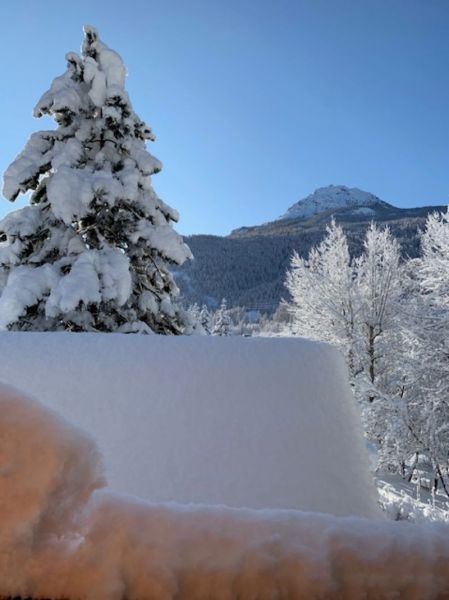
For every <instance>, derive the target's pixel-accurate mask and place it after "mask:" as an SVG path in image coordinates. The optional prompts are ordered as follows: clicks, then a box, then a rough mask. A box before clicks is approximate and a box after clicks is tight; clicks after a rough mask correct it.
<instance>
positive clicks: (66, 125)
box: [0, 27, 191, 334]
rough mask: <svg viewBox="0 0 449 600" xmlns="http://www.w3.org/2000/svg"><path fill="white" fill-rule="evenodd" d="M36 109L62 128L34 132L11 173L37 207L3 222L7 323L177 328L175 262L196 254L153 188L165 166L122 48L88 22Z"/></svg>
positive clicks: (2, 310) (0, 324) (12, 190)
mask: <svg viewBox="0 0 449 600" xmlns="http://www.w3.org/2000/svg"><path fill="white" fill-rule="evenodd" d="M84 32H85V38H84V43H83V46H82V53H81V56H78V55H77V54H75V53H69V54H67V56H66V58H67V62H68V67H67V71H66V72H65V73H64V74H63V75H62V76H60V77H57V78H56V79H55V80H54V81H53V83H52V85H51V87H50V89H49V90H48V91H47V92H46V93H45V94H44V95H43V96H42V98H41V99H40V100H39V102H38V103H37V105H36V107H35V109H34V116H36V117H42V116H44V115H49V116H52V117H53V118H54V119H55V121H56V123H57V125H58V127H57V129H56V130H52V131H41V132H38V133H34V134H33V135H32V136H31V138H30V140H29V141H28V143H27V145H26V146H25V149H24V150H23V151H22V153H21V154H19V156H18V157H17V158H16V160H15V161H14V162H13V163H12V164H11V165H10V167H9V168H8V169H7V171H6V173H5V176H4V189H3V193H4V195H5V197H6V198H7V199H9V200H11V201H14V200H15V199H16V197H17V196H18V195H19V194H24V193H27V192H29V191H31V192H32V193H31V196H30V205H29V206H26V207H25V208H23V209H21V210H18V211H15V212H13V213H11V214H9V215H7V216H6V218H4V219H3V220H2V221H1V223H0V232H1V235H2V239H3V242H4V243H3V244H1V247H0V266H1V267H2V269H3V280H4V288H3V292H2V295H1V298H0V328H2V329H5V328H8V329H13V330H40V331H45V330H71V331H122V332H156V333H164V334H179V333H182V332H183V331H184V330H185V328H186V320H185V314H184V313H183V311H182V310H181V309H180V308H178V307H177V306H176V304H175V303H174V301H173V300H174V298H175V297H176V295H177V293H178V291H177V287H176V285H175V283H174V281H173V279H172V277H171V275H170V273H169V271H168V265H170V264H174V265H180V264H182V263H183V262H184V261H185V260H186V259H188V258H190V257H191V254H190V250H189V248H188V247H187V246H186V245H185V244H184V242H183V240H182V238H181V237H180V236H179V235H178V234H177V233H176V232H175V231H174V230H173V227H172V222H175V221H177V220H178V215H177V213H176V211H175V210H173V209H172V208H170V207H169V206H167V205H166V204H165V203H164V202H163V201H162V200H161V199H160V198H158V196H157V195H156V193H155V192H154V190H153V189H152V186H151V181H150V177H151V175H153V174H155V173H158V172H159V171H160V169H161V163H160V162H159V161H158V160H157V159H156V158H154V157H153V156H152V155H151V154H150V153H149V152H148V151H147V150H146V146H145V143H146V141H148V140H149V141H153V140H154V136H153V134H152V132H151V130H150V128H149V127H148V126H147V125H146V124H145V123H144V122H143V121H142V120H141V119H140V118H139V117H138V116H137V115H136V113H134V111H133V109H132V106H131V103H130V100H129V98H128V95H127V93H126V91H125V89H124V84H125V75H126V71H125V67H124V65H123V62H122V59H121V58H120V56H119V55H118V54H117V53H116V52H114V51H113V50H111V49H110V48H108V47H107V46H106V45H105V44H104V43H103V42H101V41H100V39H99V38H98V34H97V32H96V30H95V29H93V28H92V27H85V29H84Z"/></svg>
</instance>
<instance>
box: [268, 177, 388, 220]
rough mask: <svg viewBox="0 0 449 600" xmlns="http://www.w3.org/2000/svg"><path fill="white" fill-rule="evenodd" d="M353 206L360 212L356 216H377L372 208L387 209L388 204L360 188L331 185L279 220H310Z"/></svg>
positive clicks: (288, 211) (295, 205) (290, 210)
mask: <svg viewBox="0 0 449 600" xmlns="http://www.w3.org/2000/svg"><path fill="white" fill-rule="evenodd" d="M351 206H354V207H355V208H356V210H357V211H358V213H356V214H375V210H374V209H373V208H370V207H374V208H376V207H385V206H388V204H386V203H385V202H383V201H382V200H380V198H378V197H377V196H374V194H370V193H369V192H364V191H363V190H359V189H358V188H348V187H346V186H345V185H329V186H327V187H323V188H318V189H317V190H315V191H314V192H313V194H310V195H309V196H307V197H306V198H303V199H302V200H299V202H296V204H293V206H291V207H290V208H289V209H288V210H287V212H286V213H285V214H284V215H282V216H281V217H279V218H280V219H298V218H299V219H308V218H309V217H311V216H312V215H315V214H318V213H321V212H324V211H326V210H332V209H335V210H338V209H340V208H350V207H351ZM360 211H362V212H360ZM366 211H369V212H366ZM352 212H355V211H352Z"/></svg>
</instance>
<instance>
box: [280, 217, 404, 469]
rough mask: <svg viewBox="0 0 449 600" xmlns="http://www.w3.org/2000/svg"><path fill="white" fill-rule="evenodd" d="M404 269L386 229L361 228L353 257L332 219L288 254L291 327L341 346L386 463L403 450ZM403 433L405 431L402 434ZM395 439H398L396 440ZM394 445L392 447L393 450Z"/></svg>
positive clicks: (397, 459)
mask: <svg viewBox="0 0 449 600" xmlns="http://www.w3.org/2000/svg"><path fill="white" fill-rule="evenodd" d="M402 279H403V269H402V266H401V265H400V250H399V245H398V243H397V242H396V240H394V239H393V238H392V236H391V234H390V232H389V230H388V228H386V229H383V230H381V229H379V228H377V227H376V226H375V225H374V224H372V225H371V227H370V228H369V229H368V230H367V233H366V236H365V241H364V251H363V254H362V255H361V256H360V257H359V258H358V259H356V260H351V258H350V255H349V250H348V243H347V239H346V235H345V234H344V233H343V230H342V228H341V227H339V226H337V225H336V224H335V222H332V224H331V225H330V226H329V227H328V229H327V236H326V238H325V239H324V240H323V242H322V243H321V244H320V245H319V246H318V247H316V248H313V249H312V251H311V252H310V254H309V256H308V258H307V260H306V259H303V258H300V257H299V256H298V255H294V256H293V259H292V268H291V270H290V271H289V272H288V273H287V280H286V285H287V288H288V290H289V292H290V294H291V297H292V302H291V305H290V312H291V316H292V325H291V328H292V331H293V333H294V334H299V335H305V336H306V337H310V338H312V339H317V340H324V341H328V342H330V343H332V344H335V345H336V346H337V347H339V348H340V349H341V351H342V352H343V353H344V356H345V358H346V361H347V365H348V368H349V371H350V375H351V379H352V382H353V384H354V389H355V392H356V396H357V398H358V399H359V400H360V401H361V405H362V408H363V411H364V416H365V428H366V429H365V430H366V433H367V435H368V437H369V438H370V439H371V440H372V441H374V442H375V443H376V444H377V445H378V446H380V450H381V452H380V455H379V456H380V461H381V463H382V462H383V463H385V464H387V463H388V466H391V465H392V464H394V463H395V464H396V468H399V464H400V463H402V462H403V461H404V460H405V458H407V451H408V450H409V449H408V448H407V449H405V448H404V447H401V444H400V441H399V440H400V439H401V436H399V439H398V433H399V430H400V429H401V434H402V435H404V430H405V429H406V424H405V423H404V420H403V414H402V408H403V398H402V396H403V389H404V383H405V382H404V378H403V373H402V372H401V369H400V367H399V365H400V362H401V361H402V360H403V357H402V355H401V339H400V335H399V331H400V319H401V306H400V300H401V299H402V294H403V288H402ZM405 437H406V436H405ZM398 442H399V443H398ZM393 450H394V451H393Z"/></svg>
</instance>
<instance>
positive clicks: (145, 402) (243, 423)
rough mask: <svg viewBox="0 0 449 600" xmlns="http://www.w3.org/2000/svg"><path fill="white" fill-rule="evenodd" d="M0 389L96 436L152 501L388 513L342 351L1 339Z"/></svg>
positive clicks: (115, 338)
mask: <svg viewBox="0 0 449 600" xmlns="http://www.w3.org/2000/svg"><path fill="white" fill-rule="evenodd" d="M0 356H1V357H2V360H1V361H0V381H4V382H6V383H10V384H12V385H15V386H17V387H20V388H21V389H23V390H24V391H26V392H28V393H30V394H34V395H36V396H37V397H38V398H39V399H40V400H41V401H42V402H44V403H45V405H47V406H49V407H51V408H53V409H56V410H57V411H58V412H59V413H61V415H63V416H64V417H65V418H66V419H68V420H69V421H70V422H71V423H74V424H75V425H77V426H79V427H82V428H83V429H84V430H86V431H88V432H89V433H90V434H91V435H92V436H93V437H94V438H95V439H96V440H97V441H98V444H99V447H100V450H101V452H102V454H103V455H104V459H105V463H106V467H107V472H108V480H109V482H110V485H111V487H112V488H113V489H114V490H116V491H119V492H124V493H128V494H133V495H137V496H140V497H142V498H145V499H146V500H149V501H152V502H167V501H176V502H181V503H189V502H194V503H203V504H225V505H228V506H231V507H246V508H288V509H301V510H313V511H317V512H327V513H331V514H335V515H353V516H354V515H356V516H375V515H379V513H380V510H378V508H377V505H376V491H375V488H374V484H373V482H372V481H371V480H370V477H369V473H368V469H367V467H366V460H365V449H364V445H363V441H362V434H361V427H360V424H359V416H358V413H357V411H356V409H355V407H354V402H353V398H352V394H351V392H350V389H349V386H348V383H347V375H346V368H345V366H344V364H343V360H342V358H341V357H340V355H339V354H338V352H337V351H336V350H334V349H333V348H331V347H330V346H327V345H325V344H317V343H313V342H309V341H306V340H300V339H273V338H272V339H263V338H254V339H245V338H217V337H213V338H210V337H200V336H195V337H169V336H126V335H113V334H103V335H102V334H64V333H1V334H0Z"/></svg>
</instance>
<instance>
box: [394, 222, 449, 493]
mask: <svg viewBox="0 0 449 600" xmlns="http://www.w3.org/2000/svg"><path fill="white" fill-rule="evenodd" d="M421 244H422V258H421V259H417V260H416V261H413V267H414V268H413V270H411V273H410V280H411V286H412V287H413V289H414V292H415V294H414V297H415V298H414V302H413V304H412V307H413V309H414V310H413V315H412V319H411V323H410V327H409V330H408V331H407V332H405V333H406V334H407V333H408V335H405V336H404V337H405V342H407V346H406V350H407V352H408V355H409V356H410V359H411V360H410V377H411V378H412V381H413V386H412V389H411V392H410V394H409V396H410V398H409V399H408V403H407V416H408V426H409V431H410V433H411V435H412V437H413V439H414V441H415V444H416V449H417V452H419V453H421V454H423V455H425V456H426V457H427V458H428V460H429V461H430V462H431V465H432V468H433V470H434V476H435V481H436V482H440V483H441V484H442V485H443V487H444V488H445V491H446V493H447V494H448V495H449V471H448V466H449V337H448V332H449V212H446V213H443V214H442V213H435V214H433V215H430V216H429V217H428V219H427V224H426V229H425V231H424V232H423V234H422V237H421Z"/></svg>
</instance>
